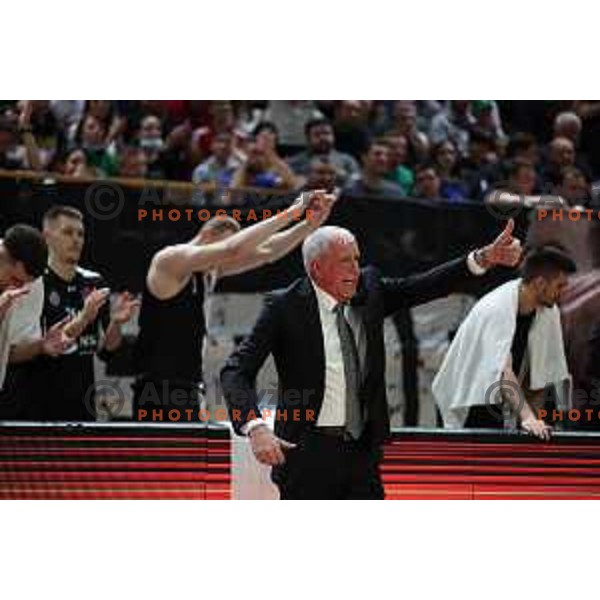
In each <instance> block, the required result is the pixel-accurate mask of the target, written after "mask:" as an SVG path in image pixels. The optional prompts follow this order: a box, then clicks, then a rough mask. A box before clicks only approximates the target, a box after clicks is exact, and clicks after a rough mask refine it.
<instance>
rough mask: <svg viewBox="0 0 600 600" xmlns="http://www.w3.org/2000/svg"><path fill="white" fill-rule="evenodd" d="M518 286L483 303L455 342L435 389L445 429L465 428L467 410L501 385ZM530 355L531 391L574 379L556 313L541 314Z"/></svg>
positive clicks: (497, 292)
mask: <svg viewBox="0 0 600 600" xmlns="http://www.w3.org/2000/svg"><path fill="white" fill-rule="evenodd" d="M520 283H521V279H514V280H512V281H509V282H507V283H505V284H503V285H501V286H500V287H498V288H496V289H495V290H493V291H492V292H490V293H489V294H487V295H485V296H484V297H483V298H481V300H480V301H479V302H478V303H477V304H476V305H475V306H474V307H473V309H472V310H471V312H470V313H469V314H468V315H467V317H466V319H465V320H464V321H463V322H462V324H461V326H460V328H459V330H458V332H457V334H456V337H455V338H454V340H453V341H452V344H451V345H450V348H449V349H448V352H447V353H446V356H445V358H444V361H443V363H442V366H441V367H440V370H439V372H438V374H437V375H436V377H435V379H434V381H433V386H432V391H433V395H434V397H435V401H436V403H437V405H438V408H439V409H440V412H441V414H442V419H443V421H444V426H445V427H448V428H455V427H463V426H464V423H465V420H466V418H467V416H468V413H469V408H470V407H471V406H481V405H484V404H485V403H486V392H487V391H488V390H489V389H490V387H491V386H492V385H493V384H495V383H496V382H498V381H500V377H501V374H502V371H503V369H504V367H505V365H506V363H507V361H508V358H509V354H510V350H511V345H512V340H513V337H514V335H515V329H516V321H517V311H518V305H519V284H520ZM528 352H529V366H530V382H529V383H530V387H531V389H534V390H539V389H542V388H544V387H546V386H548V385H550V384H560V383H561V382H563V381H565V380H569V379H570V376H569V371H568V368H567V361H566V358H565V352H564V345H563V337H562V328H561V323H560V311H559V309H558V307H556V306H554V307H552V308H542V309H539V310H538V311H537V315H536V317H535V319H534V321H533V324H532V325H531V329H530V331H529V343H528ZM561 389H562V388H561ZM496 398H498V394H494V399H496Z"/></svg>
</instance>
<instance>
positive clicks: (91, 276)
mask: <svg viewBox="0 0 600 600" xmlns="http://www.w3.org/2000/svg"><path fill="white" fill-rule="evenodd" d="M44 236H45V238H46V241H47V243H48V250H49V256H48V266H47V268H46V271H45V273H44V277H43V280H44V308H43V312H42V329H43V331H47V330H49V329H51V328H52V326H53V325H55V324H56V323H59V322H61V321H63V320H64V319H68V320H69V323H68V325H67V326H66V332H67V334H68V335H69V336H70V337H71V338H73V339H74V340H75V342H74V344H73V345H72V346H71V347H70V348H68V349H67V350H66V351H65V352H64V353H62V354H61V355H60V356H57V357H43V358H40V359H39V360H38V361H37V364H36V365H35V369H36V385H35V388H36V389H37V394H36V395H35V397H34V398H33V399H32V402H33V403H34V404H35V405H36V406H37V409H38V411H39V412H38V417H37V418H39V419H42V420H65V421H94V420H95V418H96V412H95V398H94V394H95V389H94V384H95V378H94V355H95V354H98V355H99V356H100V357H101V358H104V359H106V358H107V357H108V355H109V353H110V352H113V351H115V350H116V349H117V348H118V347H119V346H120V345H121V342H122V336H121V325H123V324H124V323H126V322H127V321H128V320H129V319H130V318H131V316H132V315H133V312H134V310H135V309H136V308H137V305H138V304H139V303H138V301H137V300H135V299H134V298H132V296H131V295H130V294H128V293H126V292H125V293H122V294H120V295H119V297H118V298H117V300H116V302H115V304H114V306H113V309H112V311H111V309H110V303H109V301H108V300H109V293H110V290H109V289H108V288H107V286H106V282H105V280H104V279H103V277H102V276H101V275H100V274H98V273H95V272H93V271H89V270H87V269H83V268H82V267H80V266H79V264H78V263H79V260H80V257H81V252H82V250H83V244H84V236H85V230H84V224H83V215H82V214H81V213H80V212H79V211H78V210H77V209H74V208H70V207H67V206H55V207H53V208H51V209H50V210H49V211H48V212H47V213H46V214H45V215H44Z"/></svg>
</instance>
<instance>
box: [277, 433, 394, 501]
mask: <svg viewBox="0 0 600 600" xmlns="http://www.w3.org/2000/svg"><path fill="white" fill-rule="evenodd" d="M380 462H381V449H380V448H372V447H369V445H368V444H366V443H365V442H363V441H362V440H359V441H347V440H344V439H343V438H341V437H331V436H329V435H327V434H324V433H321V432H319V431H318V429H314V430H310V431H308V432H306V434H305V435H304V436H303V437H302V439H301V441H300V442H299V443H298V444H297V447H296V448H294V449H292V450H288V451H287V452H286V461H285V463H284V464H283V465H281V466H278V467H274V468H273V474H272V478H273V481H274V482H275V483H276V484H277V486H278V487H279V494H280V498H281V499H282V500H352V499H355V500H383V497H384V491H383V485H382V483H381V475H380V473H379V464H380Z"/></svg>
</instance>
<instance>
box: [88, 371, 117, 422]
mask: <svg viewBox="0 0 600 600" xmlns="http://www.w3.org/2000/svg"><path fill="white" fill-rule="evenodd" d="M125 401H126V400H125V392H124V391H123V389H122V388H121V385H120V383H119V382H116V381H111V380H108V379H101V380H99V381H96V382H94V384H93V385H91V386H90V387H89V388H88V389H87V390H86V392H85V396H84V398H83V403H84V406H85V408H86V412H87V414H88V415H89V416H90V418H91V419H95V417H96V414H97V409H98V408H101V409H102V410H104V411H105V412H106V413H107V415H108V418H109V420H111V419H114V418H117V417H119V416H120V415H121V413H122V411H123V408H124V406H125Z"/></svg>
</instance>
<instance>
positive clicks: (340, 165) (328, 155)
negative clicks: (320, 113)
mask: <svg viewBox="0 0 600 600" xmlns="http://www.w3.org/2000/svg"><path fill="white" fill-rule="evenodd" d="M305 132H306V142H307V149H306V150H305V151H304V152H301V153H300V154H296V155H295V156H293V157H292V158H290V159H289V161H288V164H289V165H290V168H291V169H292V171H294V173H295V174H296V175H302V176H306V175H308V173H309V170H310V168H311V165H312V162H313V160H314V159H315V158H321V159H323V160H324V161H325V162H327V163H329V164H330V165H332V166H333V167H334V168H335V169H336V171H337V172H338V173H340V177H341V178H340V181H339V183H340V185H344V184H345V183H346V182H348V181H349V180H350V179H351V178H352V177H354V176H356V175H358V173H359V171H360V167H359V166H358V163H357V162H356V160H355V159H354V157H353V156H350V154H345V153H344V152H338V151H337V150H336V149H335V133H334V131H333V126H332V125H331V123H330V122H329V121H328V120H327V119H323V118H319V119H312V120H311V121H309V122H308V123H307V124H306V129H305Z"/></svg>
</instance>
